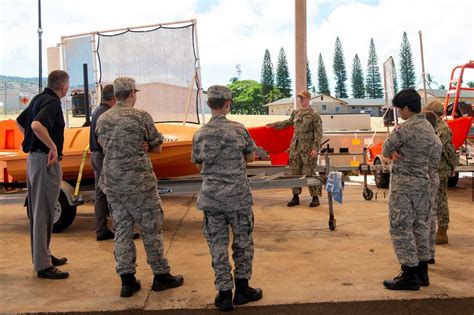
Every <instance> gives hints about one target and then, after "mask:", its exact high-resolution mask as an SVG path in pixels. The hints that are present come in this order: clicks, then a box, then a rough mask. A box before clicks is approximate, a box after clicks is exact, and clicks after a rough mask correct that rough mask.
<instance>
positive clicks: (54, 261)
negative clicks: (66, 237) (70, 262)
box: [51, 255, 67, 267]
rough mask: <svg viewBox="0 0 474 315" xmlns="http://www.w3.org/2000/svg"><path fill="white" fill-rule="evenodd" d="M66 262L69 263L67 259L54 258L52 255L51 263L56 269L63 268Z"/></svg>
mask: <svg viewBox="0 0 474 315" xmlns="http://www.w3.org/2000/svg"><path fill="white" fill-rule="evenodd" d="M66 262H67V258H66V257H61V258H57V257H54V256H53V255H51V263H52V264H53V266H54V267H57V266H62V265H64V264H65V263H66Z"/></svg>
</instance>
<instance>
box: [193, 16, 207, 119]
mask: <svg viewBox="0 0 474 315" xmlns="http://www.w3.org/2000/svg"><path fill="white" fill-rule="evenodd" d="M192 22H193V23H194V39H195V41H196V59H197V60H196V71H197V72H196V81H197V85H198V95H197V97H199V100H200V101H201V102H200V103H201V118H202V124H203V125H204V124H205V123H206V115H205V114H204V107H205V104H203V103H202V101H203V99H204V96H203V91H202V79H201V78H202V76H201V58H200V57H199V43H198V34H197V21H196V20H192ZM198 117H199V116H198Z"/></svg>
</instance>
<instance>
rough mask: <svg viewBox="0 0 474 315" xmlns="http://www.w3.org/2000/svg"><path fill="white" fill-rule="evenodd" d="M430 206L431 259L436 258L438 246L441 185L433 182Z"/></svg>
mask: <svg viewBox="0 0 474 315" xmlns="http://www.w3.org/2000/svg"><path fill="white" fill-rule="evenodd" d="M429 189H430V205H429V216H428V233H429V236H430V258H435V244H436V221H437V217H436V216H437V213H438V189H439V184H438V185H436V184H435V183H433V182H432V186H430V188H429Z"/></svg>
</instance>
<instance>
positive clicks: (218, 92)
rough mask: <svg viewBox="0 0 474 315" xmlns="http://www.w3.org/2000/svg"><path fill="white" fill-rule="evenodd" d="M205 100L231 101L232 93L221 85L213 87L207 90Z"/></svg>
mask: <svg viewBox="0 0 474 315" xmlns="http://www.w3.org/2000/svg"><path fill="white" fill-rule="evenodd" d="M207 98H213V99H221V100H231V99H232V91H231V90H230V89H229V88H228V87H226V86H223V85H213V86H210V87H209V88H208V89H207Z"/></svg>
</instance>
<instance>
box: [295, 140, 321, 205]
mask: <svg viewBox="0 0 474 315" xmlns="http://www.w3.org/2000/svg"><path fill="white" fill-rule="evenodd" d="M310 151H311V149H308V150H301V151H299V150H292V151H291V152H290V161H289V168H290V174H291V175H306V176H314V175H315V172H314V169H315V167H316V164H317V159H316V158H311V157H310V156H309V152H310ZM308 188H309V194H310V195H311V196H313V197H315V196H321V195H322V186H309V187H308ZM292 190H293V194H294V195H299V194H301V191H302V189H301V187H294V188H293V189H292Z"/></svg>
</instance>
